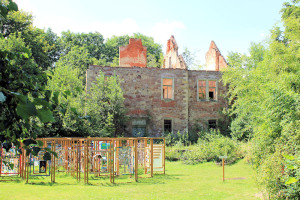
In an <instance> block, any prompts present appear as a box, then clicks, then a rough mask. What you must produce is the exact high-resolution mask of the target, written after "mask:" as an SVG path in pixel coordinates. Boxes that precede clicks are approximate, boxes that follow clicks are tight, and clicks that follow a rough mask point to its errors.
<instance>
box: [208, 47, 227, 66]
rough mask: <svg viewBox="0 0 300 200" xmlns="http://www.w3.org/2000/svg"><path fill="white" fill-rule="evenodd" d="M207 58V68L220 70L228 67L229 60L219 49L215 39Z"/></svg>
mask: <svg viewBox="0 0 300 200" xmlns="http://www.w3.org/2000/svg"><path fill="white" fill-rule="evenodd" d="M205 59H206V70H215V71H219V70H221V69H223V68H225V67H227V62H226V60H225V58H224V57H223V56H222V54H221V52H220V50H219V49H218V47H217V45H216V43H215V42H214V41H211V43H210V46H209V49H208V51H207V53H206V56H205Z"/></svg>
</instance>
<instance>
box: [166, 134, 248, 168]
mask: <svg viewBox="0 0 300 200" xmlns="http://www.w3.org/2000/svg"><path fill="white" fill-rule="evenodd" d="M198 135H199V139H198V142H197V144H194V145H190V146H185V145H184V143H182V142H181V140H180V139H179V140H177V142H176V143H175V145H174V146H172V147H168V148H167V149H166V158H167V159H168V160H182V161H183V162H184V163H186V164H196V163H200V162H205V161H216V162H220V161H221V160H220V159H219V156H223V155H227V159H226V162H227V163H234V162H235V161H236V160H237V159H239V158H242V157H244V154H243V151H241V149H240V142H237V141H235V140H233V139H231V138H229V137H225V136H223V135H221V134H220V133H219V132H216V131H211V132H200V133H199V134H198ZM170 138H171V137H169V138H168V139H169V141H170Z"/></svg>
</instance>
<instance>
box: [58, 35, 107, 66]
mask: <svg viewBox="0 0 300 200" xmlns="http://www.w3.org/2000/svg"><path fill="white" fill-rule="evenodd" d="M61 45H62V48H63V49H62V50H63V53H64V54H67V53H68V52H69V51H70V50H71V49H72V47H74V46H79V47H84V48H86V49H87V51H88V54H89V56H90V58H96V59H97V60H99V59H107V57H106V56H105V45H104V38H103V35H101V34H100V33H98V32H95V33H72V32H70V31H66V32H62V35H61Z"/></svg>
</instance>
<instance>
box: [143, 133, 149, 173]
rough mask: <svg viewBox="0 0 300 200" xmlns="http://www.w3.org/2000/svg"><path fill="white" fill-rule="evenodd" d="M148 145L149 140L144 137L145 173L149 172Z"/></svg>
mask: <svg viewBox="0 0 300 200" xmlns="http://www.w3.org/2000/svg"><path fill="white" fill-rule="evenodd" d="M147 146H148V140H147V139H144V174H147V161H146V157H147V156H146V155H147Z"/></svg>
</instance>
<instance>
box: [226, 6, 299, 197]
mask: <svg viewBox="0 0 300 200" xmlns="http://www.w3.org/2000/svg"><path fill="white" fill-rule="evenodd" d="M281 12H282V21H283V25H284V31H281V30H280V29H279V28H276V27H275V28H274V29H273V30H272V32H271V37H270V39H269V41H268V43H267V45H262V44H252V45H251V48H250V56H246V55H241V54H238V53H232V54H230V56H229V59H228V60H229V64H230V66H229V68H228V69H227V70H225V72H224V76H223V81H224V82H225V83H226V84H228V94H229V101H230V102H232V106H231V108H230V113H231V115H232V116H233V117H234V119H233V122H232V125H231V128H232V133H233V136H235V137H237V138H240V139H243V138H245V137H248V138H249V137H250V138H252V139H251V141H250V142H251V151H250V154H251V155H252V162H253V164H254V166H255V168H256V170H257V180H258V183H259V184H260V185H261V186H262V187H263V188H264V190H266V191H267V192H268V194H269V197H270V198H271V199H281V198H283V199H286V198H288V199H290V198H291V199H293V198H295V197H296V196H299V192H300V191H299V188H300V187H299V181H297V182H295V183H293V184H290V185H287V184H285V182H286V180H285V179H284V177H287V176H285V173H290V172H289V171H282V165H283V164H282V163H284V158H283V156H282V155H283V154H286V155H291V156H294V157H299V152H300V132H299V130H300V123H299V119H300V103H299V102H300V90H299V88H300V81H299V80H300V73H299V72H300V65H299V61H300V56H299V55H300V54H299V41H300V32H299V31H300V17H299V16H300V15H299V12H300V6H299V0H295V1H292V2H291V3H285V4H284V6H283V9H282V10H281ZM298 178H299V177H298ZM297 184H298V185H297ZM287 191H288V192H287Z"/></svg>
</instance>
